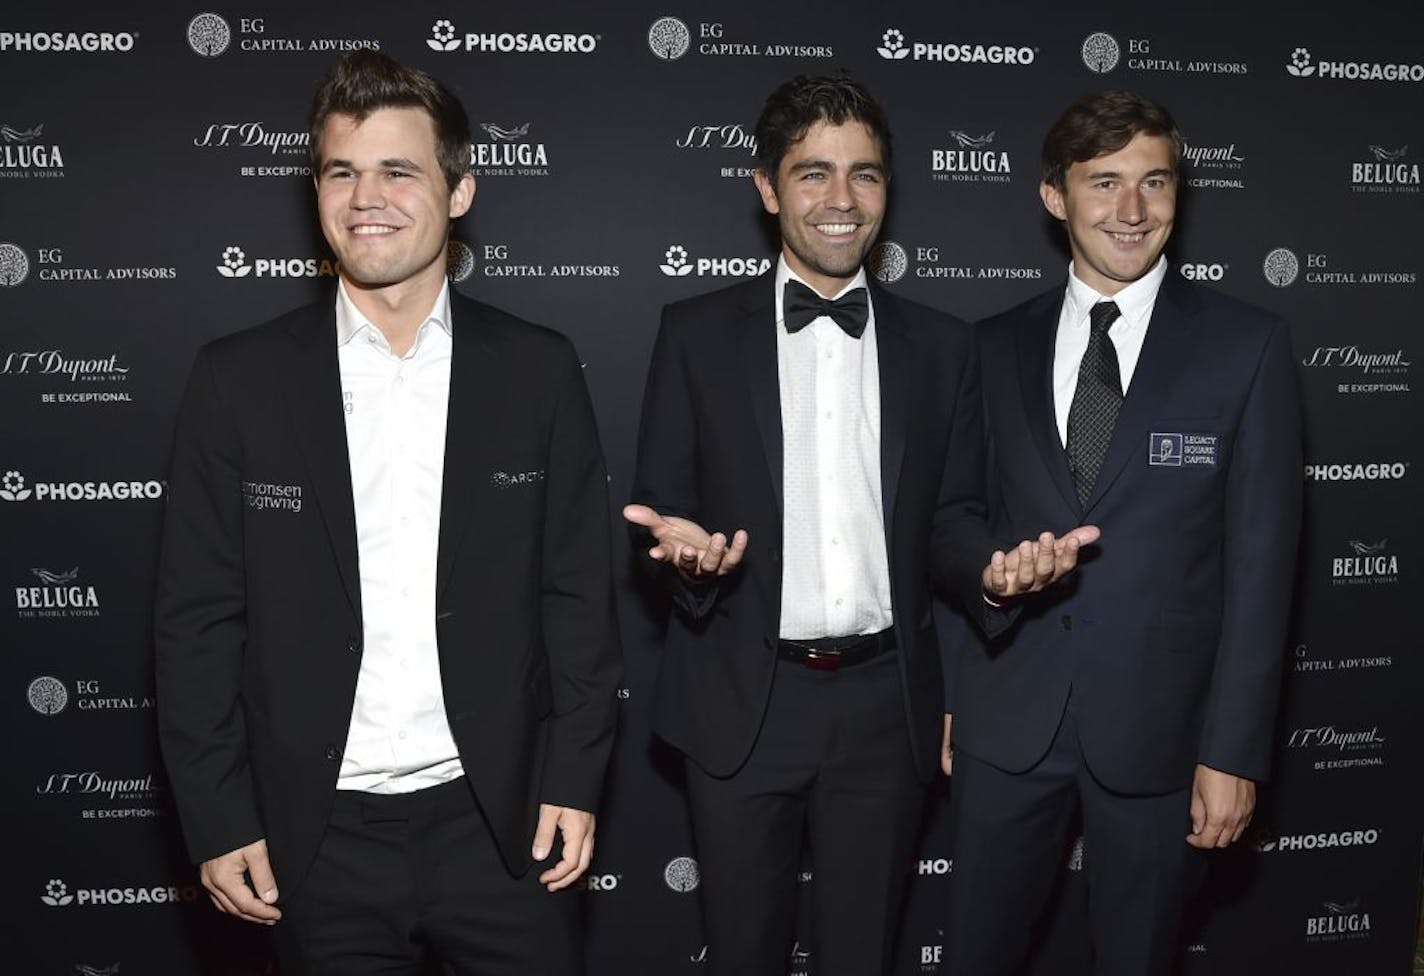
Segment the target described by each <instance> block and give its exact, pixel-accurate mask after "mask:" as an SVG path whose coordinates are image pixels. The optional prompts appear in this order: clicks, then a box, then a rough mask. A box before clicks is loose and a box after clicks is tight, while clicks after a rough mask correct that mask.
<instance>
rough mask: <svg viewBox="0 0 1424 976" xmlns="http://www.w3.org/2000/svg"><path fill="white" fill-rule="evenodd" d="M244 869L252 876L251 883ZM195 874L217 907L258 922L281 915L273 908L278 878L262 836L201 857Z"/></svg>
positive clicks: (268, 921) (270, 921)
mask: <svg viewBox="0 0 1424 976" xmlns="http://www.w3.org/2000/svg"><path fill="white" fill-rule="evenodd" d="M244 872H245V873H246V875H247V877H248V878H251V879H252V881H251V885H250V886H249V884H248V881H247V878H244V877H243V874H244ZM198 874H199V876H200V877H201V878H202V880H203V887H204V888H207V889H208V897H210V898H212V900H213V904H214V905H216V906H217V907H218V910H219V911H222V912H226V913H227V914H229V915H236V916H237V917H238V918H240V919H242V920H243V921H247V922H257V923H259V924H261V925H274V924H276V922H277V919H279V918H281V917H282V913H281V912H280V911H279V910H278V909H277V908H276V904H277V879H276V878H274V877H272V866H271V865H270V864H269V863H268V862H267V841H266V840H265V839H264V840H255V841H253V842H252V843H251V844H248V845H247V846H246V847H239V848H238V849H237V850H235V851H229V852H228V853H226V854H222V855H220V856H218V857H215V858H213V859H212V860H209V861H204V862H203V865H202V867H201V868H200V869H199V871H198ZM254 892H255V894H254Z"/></svg>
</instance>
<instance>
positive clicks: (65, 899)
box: [40, 878, 74, 908]
mask: <svg viewBox="0 0 1424 976" xmlns="http://www.w3.org/2000/svg"><path fill="white" fill-rule="evenodd" d="M73 900H74V896H73V895H71V894H70V893H69V889H68V888H67V887H65V884H64V882H63V881H60V880H59V879H58V878H50V879H49V883H48V884H46V885H45V893H44V894H43V895H41V896H40V901H42V902H44V903H45V904H46V905H48V906H50V907H51V908H58V907H59V906H61V905H68V904H69V903H70V902H72V901H73Z"/></svg>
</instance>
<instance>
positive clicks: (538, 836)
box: [530, 803, 559, 861]
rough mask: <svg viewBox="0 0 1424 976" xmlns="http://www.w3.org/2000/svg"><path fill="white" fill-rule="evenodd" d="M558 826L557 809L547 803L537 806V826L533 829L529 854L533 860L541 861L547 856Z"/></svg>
mask: <svg viewBox="0 0 1424 976" xmlns="http://www.w3.org/2000/svg"><path fill="white" fill-rule="evenodd" d="M558 826H559V808H558V807H554V806H550V805H549V804H547V803H541V804H539V826H538V827H536V828H534V847H533V848H532V849H531V851H530V853H531V854H533V855H534V860H536V861H542V860H544V858H546V857H548V856H549V851H550V850H551V849H552V848H553V846H554V831H555V830H556V829H558Z"/></svg>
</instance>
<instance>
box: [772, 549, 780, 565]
mask: <svg viewBox="0 0 1424 976" xmlns="http://www.w3.org/2000/svg"><path fill="white" fill-rule="evenodd" d="M771 561H772V562H774V563H775V562H780V561H781V550H779V549H773V550H771Z"/></svg>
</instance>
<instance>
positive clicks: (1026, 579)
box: [983, 525, 1101, 602]
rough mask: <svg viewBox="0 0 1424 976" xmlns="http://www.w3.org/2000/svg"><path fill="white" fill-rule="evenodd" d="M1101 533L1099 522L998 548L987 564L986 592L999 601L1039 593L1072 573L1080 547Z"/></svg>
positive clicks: (985, 571)
mask: <svg viewBox="0 0 1424 976" xmlns="http://www.w3.org/2000/svg"><path fill="white" fill-rule="evenodd" d="M1100 535H1101V533H1100V532H1099V530H1098V527H1097V526H1096V525H1080V526H1078V527H1077V528H1076V529H1073V530H1071V531H1069V532H1065V533H1064V534H1063V535H1062V536H1060V537H1059V538H1056V539H1055V538H1054V537H1053V533H1052V532H1045V533H1043V534H1042V535H1040V536H1039V537H1038V539H1037V541H1034V542H1030V541H1028V540H1027V539H1025V540H1024V541H1022V542H1020V543H1019V544H1018V545H1017V546H1015V547H1014V548H1013V549H1010V550H1009V551H1008V552H1003V551H1002V550H1001V551H996V552H995V553H994V554H993V555H992V556H991V557H990V558H989V565H987V566H985V567H984V572H983V584H984V595H985V596H986V597H988V598H989V599H990V600H993V601H995V602H997V601H999V600H1004V599H1008V598H1011V597H1016V596H1021V595H1023V594H1025V593H1037V592H1038V591H1039V590H1042V589H1043V588H1044V587H1047V586H1050V585H1052V584H1053V583H1056V582H1058V581H1059V580H1060V579H1062V578H1063V577H1064V576H1067V575H1068V574H1069V573H1071V572H1072V571H1073V569H1074V568H1075V567H1076V566H1077V565H1078V550H1079V549H1080V548H1082V547H1083V546H1087V545H1092V544H1093V543H1094V542H1097V541H1098V537H1099V536H1100Z"/></svg>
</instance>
